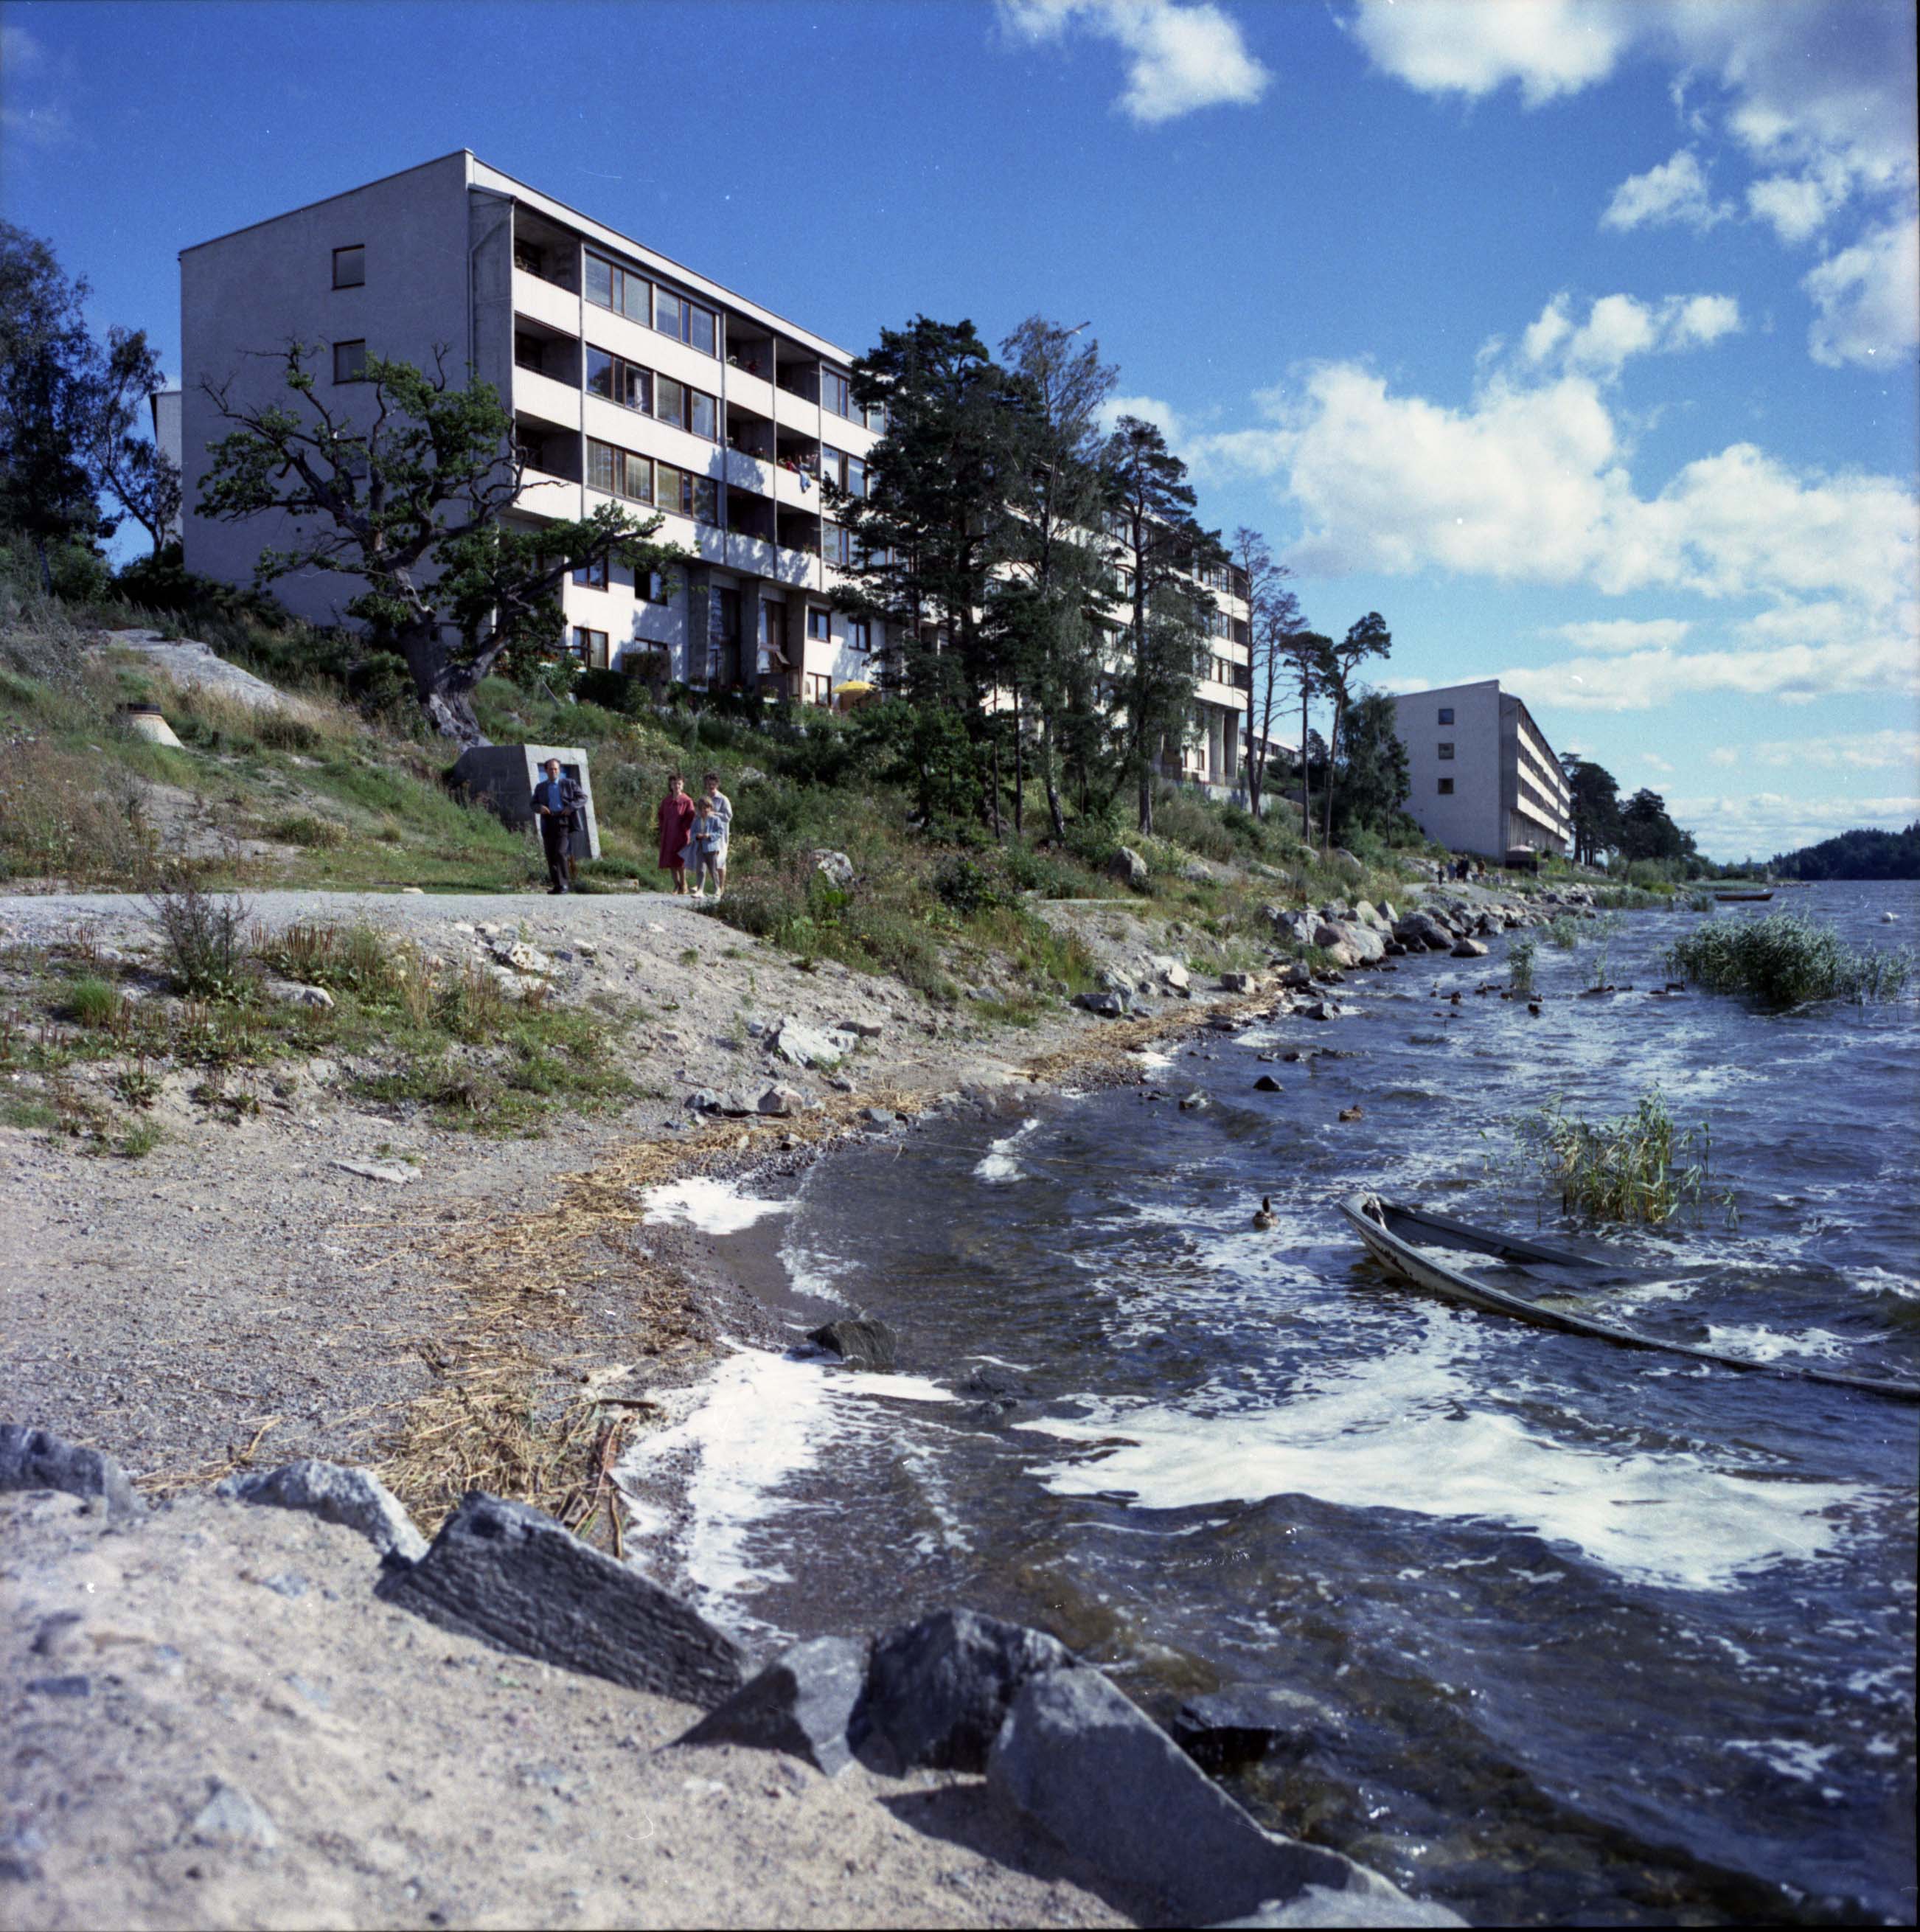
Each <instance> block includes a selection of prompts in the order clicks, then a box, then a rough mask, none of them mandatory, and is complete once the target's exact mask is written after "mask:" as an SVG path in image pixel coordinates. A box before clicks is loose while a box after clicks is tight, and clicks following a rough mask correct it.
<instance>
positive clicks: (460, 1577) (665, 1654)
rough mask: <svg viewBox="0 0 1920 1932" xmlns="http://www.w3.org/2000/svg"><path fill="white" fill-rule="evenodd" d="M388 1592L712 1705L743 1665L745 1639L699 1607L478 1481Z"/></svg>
mask: <svg viewBox="0 0 1920 1932" xmlns="http://www.w3.org/2000/svg"><path fill="white" fill-rule="evenodd" d="M377 1594H378V1595H380V1597H381V1598H382V1599H383V1601H386V1602H387V1603H389V1604H392V1605H393V1606H394V1607H395V1608H396V1609H398V1610H410V1611H412V1612H413V1613H414V1614H415V1615H416V1616H420V1617H424V1618H425V1619H426V1620H427V1621H428V1622H429V1623H432V1624H437V1625H439V1626H440V1628H441V1629H443V1630H449V1631H453V1632H455V1634H456V1635H458V1636H460V1637H476V1638H478V1640H480V1641H481V1643H489V1644H491V1645H492V1646H493V1647H494V1648H495V1649H496V1650H505V1651H511V1652H513V1653H514V1654H515V1655H517V1656H520V1657H531V1658H538V1660H539V1661H541V1663H543V1664H556V1665H557V1666H559V1668H560V1669H562V1670H577V1671H579V1672H580V1673H582V1674H583V1675H584V1676H589V1677H604V1678H607V1679H610V1681H611V1682H613V1683H616V1684H624V1685H626V1686H627V1688H628V1689H629V1690H633V1691H652V1692H655V1694H658V1695H659V1696H661V1697H679V1698H682V1699H683V1700H685V1702H687V1703H690V1704H698V1705H700V1706H703V1708H706V1709H711V1708H712V1706H715V1705H718V1704H720V1703H724V1701H725V1700H727V1698H729V1697H731V1696H732V1695H733V1693H734V1692H735V1691H737V1690H738V1689H739V1688H740V1684H741V1682H742V1676H743V1674H744V1673H743V1671H742V1666H743V1664H745V1653H744V1652H742V1650H741V1649H740V1647H739V1645H738V1644H737V1643H735V1642H734V1641H733V1639H732V1638H731V1637H729V1636H727V1634H726V1633H725V1632H724V1631H721V1630H718V1629H716V1628H715V1626H714V1625H712V1624H710V1623H709V1622H707V1621H706V1619H705V1618H704V1617H703V1616H701V1615H700V1613H699V1612H698V1611H697V1610H694V1608H693V1607H692V1606H691V1604H686V1603H684V1602H682V1601H681V1600H680V1598H678V1597H676V1596H675V1595H673V1594H672V1592H670V1591H667V1590H663V1589H661V1587H660V1586H659V1585H658V1584H657V1583H653V1582H652V1581H651V1580H649V1579H648V1578H646V1577H643V1576H642V1575H641V1574H640V1572H639V1571H637V1570H634V1569H631V1568H628V1565H625V1564H624V1563H619V1562H615V1561H614V1559H613V1558H612V1557H610V1556H605V1555H603V1554H602V1553H601V1552H600V1551H599V1550H595V1549H593V1548H592V1547H591V1546H590V1545H589V1544H585V1543H583V1542H581V1541H580V1540H579V1538H577V1537H575V1536H573V1535H571V1534H569V1533H568V1531H567V1530H565V1529H563V1528H562V1526H561V1525H559V1523H556V1522H555V1521H554V1520H553V1518H552V1517H550V1516H547V1515H544V1514H542V1513H541V1511H538V1510H536V1509H532V1508H529V1507H528V1506H527V1505H526V1504H524V1503H510V1502H502V1500H501V1499H499V1497H497V1496H487V1495H486V1494H485V1493H483V1492H481V1491H480V1490H473V1491H471V1492H469V1494H468V1495H467V1496H466V1498H465V1499H464V1500H463V1502H461V1504H460V1507H459V1508H458V1509H457V1510H456V1511H455V1512H454V1514H452V1516H450V1517H449V1518H448V1519H447V1520H446V1522H445V1523H443V1524H442V1526H440V1534H439V1535H437V1537H435V1538H434V1541H433V1544H432V1546H431V1547H430V1548H429V1549H428V1552H427V1553H426V1555H425V1556H423V1557H422V1559H420V1561H419V1562H417V1563H414V1564H410V1565H407V1567H406V1568H404V1569H399V1570H390V1571H389V1572H388V1573H387V1574H386V1576H384V1577H383V1578H382V1579H381V1580H380V1584H379V1586H378V1592H377Z"/></svg>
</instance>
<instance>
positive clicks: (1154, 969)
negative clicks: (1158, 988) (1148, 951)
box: [1147, 953, 1193, 999]
mask: <svg viewBox="0 0 1920 1932" xmlns="http://www.w3.org/2000/svg"><path fill="white" fill-rule="evenodd" d="M1147 966H1148V971H1150V972H1151V974H1153V976H1154V978H1155V979H1157V980H1159V981H1160V984H1161V985H1162V986H1164V987H1165V988H1166V989H1167V991H1168V992H1170V993H1178V995H1180V996H1181V998H1182V999H1185V998H1187V997H1188V996H1189V995H1190V994H1191V993H1192V992H1193V980H1192V978H1191V977H1190V976H1189V974H1188V973H1187V965H1186V962H1185V961H1184V960H1181V959H1175V958H1174V956H1172V954H1171V953H1154V954H1153V955H1151V956H1150V957H1149V958H1148V962H1147Z"/></svg>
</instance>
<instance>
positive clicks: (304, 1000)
mask: <svg viewBox="0 0 1920 1932" xmlns="http://www.w3.org/2000/svg"><path fill="white" fill-rule="evenodd" d="M267 990H268V992H270V993H271V994H272V995H273V997H274V998H275V999H276V1000H278V1001H281V1003H282V1004H284V1005H286V1006H290V1007H312V1008H313V1010H314V1011H315V1012H316V1013H326V1012H329V1011H330V1010H332V1006H333V995H332V994H331V993H329V992H328V991H327V989H326V987H324V986H302V985H301V984H300V983H299V982H298V981H296V980H273V981H272V982H271V983H269V986H268V988H267Z"/></svg>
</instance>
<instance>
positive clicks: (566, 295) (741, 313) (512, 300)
mask: <svg viewBox="0 0 1920 1932" xmlns="http://www.w3.org/2000/svg"><path fill="white" fill-rule="evenodd" d="M180 309H181V362H182V368H183V372H184V373H183V377H182V381H181V401H180V428H179V432H178V434H179V444H178V448H179V452H180V459H181V466H182V472H183V481H184V499H185V500H184V509H183V513H182V532H181V535H182V540H183V543H184V550H185V562H186V565H187V568H188V569H190V570H192V571H197V572H199V573H200V574H202V575H205V576H208V577H214V578H217V579H220V580H223V581H226V582H229V583H245V582H247V581H248V580H251V577H252V575H253V572H254V565H255V562H256V561H257V559H258V557H259V556H260V552H261V550H263V548H265V547H268V546H269V545H270V544H275V545H278V544H284V541H285V532H284V531H282V530H276V529H275V528H274V526H273V523H272V520H271V519H269V518H266V517H260V518H254V519H251V520H248V521H246V522H245V523H219V522H214V521H213V520H211V519H209V518H208V517H203V516H202V515H201V514H199V510H198V507H197V505H198V499H199V490H200V486H201V484H202V479H203V478H204V476H205V472H206V470H207V468H208V460H207V457H206V450H207V447H208V444H210V443H213V442H215V441H217V440H218V439H219V437H221V436H222V435H223V434H226V431H227V430H228V429H229V428H230V425H229V424H227V423H226V422H225V421H224V420H223V419H222V418H221V416H220V413H219V411H218V410H217V408H216V407H214V404H213V402H212V401H211V399H210V398H209V397H208V395H206V393H205V388H204V385H206V384H209V383H210V384H212V385H214V386H222V385H228V384H230V385H231V386H232V388H233V395H235V396H236V398H245V399H246V400H248V401H254V402H265V401H281V400H283V399H284V389H283V387H282V377H283V374H284V362H282V361H281V357H284V352H285V350H286V349H287V346H288V344H290V343H292V342H294V341H299V342H301V343H303V344H308V346H309V347H313V348H314V350H316V352H317V362H316V364H315V365H314V374H315V377H316V380H317V383H318V385H319V388H318V395H319V397H320V400H322V401H324V402H325V403H326V405H327V406H328V407H329V408H330V409H332V410H335V412H336V413H344V414H346V415H349V416H351V415H352V414H353V411H354V406H355V404H356V400H357V397H356V386H357V385H359V384H360V383H362V380H363V371H364V366H365V359H366V358H367V357H368V356H370V355H374V356H385V357H388V358H391V359H396V360H399V361H403V362H412V363H415V364H416V365H420V366H422V367H423V368H431V366H432V365H433V363H434V359H435V357H436V356H437V355H441V356H444V357H445V359H446V368H447V370H448V373H449V376H450V377H451V378H452V380H455V381H456V382H458V381H460V380H463V374H464V371H466V368H469V367H470V368H472V370H473V371H475V374H478V375H479V376H481V377H484V378H485V379H486V380H487V381H488V382H490V383H492V384H493V386H494V387H495V388H496V389H497V390H498V392H499V395H500V397H501V398H502V402H503V403H504V404H505V406H506V407H508V410H510V411H511V415H512V417H513V422H514V437H515V439H516V442H517V448H518V451H519V453H520V456H521V457H522V458H523V460H524V462H525V464H526V488H525V489H524V490H523V492H522V494H521V496H520V501H519V503H518V504H517V507H516V514H517V515H518V516H520V517H523V518H524V519H525V520H527V521H529V522H533V523H537V522H538V521H539V520H541V518H543V517H583V516H586V515H587V514H590V513H591V511H592V510H593V508H595V506H596V505H599V504H601V503H605V502H616V503H622V504H625V505H628V506H630V507H631V508H633V509H634V510H635V511H638V512H640V513H641V514H645V513H646V512H649V511H659V512H660V513H661V516H662V517H663V518H664V523H663V525H662V527H661V536H662V537H663V538H665V539H667V540H669V541H672V542H674V543H676V544H679V546H680V547H682V549H683V550H685V551H687V552H688V553H689V554H690V555H691V558H692V559H693V561H692V562H691V565H689V566H688V568H686V569H685V571H683V572H676V573H675V574H674V575H673V577H672V578H670V579H663V578H661V577H658V576H651V575H648V574H646V573H642V575H643V577H645V580H643V581H639V582H636V581H635V580H634V573H633V572H632V571H629V570H628V569H627V568H625V567H624V566H623V565H619V564H617V563H616V564H614V565H611V566H610V568H607V569H606V570H604V571H601V570H588V571H580V572H577V573H576V574H575V575H574V579H573V580H572V581H571V583H568V584H567V585H566V586H565V587H564V595H563V600H562V601H563V609H564V615H565V626H566V628H565V645H566V648H568V649H570V650H571V651H572V652H574V654H575V655H577V656H578V657H580V658H581V659H582V660H583V661H584V662H586V664H589V665H592V666H595V667H607V668H610V669H614V670H628V671H631V672H634V673H637V674H640V675H643V676H648V677H649V678H662V679H671V680H674V681H677V682H682V683H684V684H686V685H691V686H693V687H694V688H703V689H709V690H736V689H737V690H742V691H760V692H763V693H765V694H776V695H780V696H784V697H788V698H790V699H793V700H796V701H800V702H807V703H820V704H825V703H831V702H832V701H833V699H834V697H835V694H836V693H838V691H839V690H840V689H841V687H842V686H844V685H847V684H849V683H856V684H863V683H870V682H874V681H875V680H876V679H877V677H878V676H879V674H880V669H881V667H882V666H883V664H884V663H885V661H886V649H887V646H888V645H889V643H891V642H895V641H897V640H890V639H889V638H888V637H885V636H884V635H876V634H874V631H875V628H876V627H875V626H874V625H871V624H870V623H869V622H867V621H865V620H863V619H858V618H855V617H851V616H847V615H846V614H844V613H842V612H841V611H839V610H836V609H835V608H834V606H833V601H832V596H833V592H834V591H835V589H836V588H837V587H838V586H839V585H840V584H841V583H842V582H843V580H844V573H845V571H846V570H847V565H849V563H850V561H851V558H852V550H851V539H850V533H849V532H848V531H847V529H845V528H844V526H842V525H841V524H840V523H837V522H836V521H835V520H834V519H833V518H832V516H831V515H830V514H827V513H826V511H825V510H824V508H823V502H822V492H821V489H820V479H821V478H822V477H823V476H825V477H829V478H832V480H833V481H835V483H837V484H839V486H840V487H841V488H842V489H843V490H846V491H847V493H850V495H852V496H856V497H857V496H862V495H863V494H864V493H865V489H866V482H867V463H868V458H869V457H870V455H871V452H872V449H873V446H874V443H876V442H877V441H878V440H879V437H880V434H881V433H882V432H883V428H884V422H883V417H882V416H881V415H880V413H879V412H874V413H873V414H872V415H871V416H868V414H866V413H864V412H862V410H861V409H860V408H859V407H858V406H857V405H856V404H855V403H854V402H853V400H852V397H851V395H850V390H849V379H850V372H851V368H852V363H853V353H852V352H851V351H850V350H847V349H844V348H843V347H840V346H839V345H838V344H835V343H833V342H831V341H828V340H827V339H826V338H825V337H823V336H820V335H815V334H814V333H813V332H811V330H808V329H805V328H803V327H802V326H800V325H799V323H793V322H790V321H788V320H786V319H785V318H784V317H781V316H779V315H778V314H775V313H774V311H772V310H771V309H769V308H763V307H762V306H761V305H759V304H757V303H756V302H751V301H750V300H748V299H747V298H746V297H745V296H741V295H738V294H736V293H734V292H733V290H730V289H727V288H725V287H722V286H721V284H718V282H715V281H712V280H710V279H709V278H706V277H705V276H703V275H699V274H697V273H696V272H694V270H692V269H688V268H685V267H683V266H681V265H680V264H679V263H676V262H674V261H672V260H669V259H668V258H667V257H665V256H664V255H661V254H659V253H658V252H657V251H654V250H652V249H650V248H647V247H646V245H644V244H643V243H641V242H637V241H635V240H634V239H632V238H631V236H627V235H624V234H622V233H620V232H619V231H618V230H616V229H613V228H610V227H608V226H606V225H605V224H604V223H601V222H599V221H597V220H595V219H593V218H592V217H591V216H589V215H586V214H581V213H580V212H579V211H577V209H574V208H570V207H568V205H566V204H565V203H564V202H560V201H558V200H556V199H554V198H553V197H552V196H549V195H546V194H543V193H540V192H539V191H538V190H536V189H535V188H532V187H529V186H527V185H526V184H525V183H524V182H522V181H517V180H515V179H514V178H513V177H511V175H505V174H502V173H501V172H499V170H498V169H494V168H491V167H489V166H487V164H486V163H484V162H483V161H481V160H479V159H478V157H476V156H475V154H472V152H470V151H467V150H466V149H462V150H461V151H460V152H458V153H457V154H448V155H446V156H443V157H442V158H440V160H434V161H429V162H427V163H425V164H423V165H422V166H419V167H416V168H410V169H407V170H405V171H404V172H401V173H399V174H396V175H389V176H387V177H386V178H383V179H382V180H380V181H372V182H369V183H368V184H366V185H365V186H364V187H357V188H353V189H350V190H348V191H347V192H346V193H342V194H338V195H334V196H330V197H329V198H328V199H326V200H323V201H319V202H313V203H311V205H308V206H307V207H305V208H296V209H295V210H294V211H293V212H291V213H290V214H282V215H278V216H276V217H273V218H272V219H271V220H265V221H261V222H257V223H254V225H253V226H251V227H248V228H243V229H239V230H238V231H236V233H233V234H230V235H226V236H221V237H220V239H217V240H215V241H211V242H202V243H200V244H199V245H197V246H196V247H193V248H187V249H185V250H183V251H181V257H180ZM1216 574H1217V575H1218V576H1219V577H1220V582H1219V583H1217V584H1216V585H1214V586H1211V587H1212V588H1214V590H1215V591H1216V592H1217V596H1216V604H1217V609H1216V612H1215V614H1214V616H1213V618H1212V619H1211V622H1212V624H1213V625H1214V627H1215V635H1214V637H1213V640H1212V648H1211V651H1210V652H1209V657H1208V663H1207V664H1206V665H1205V667H1204V670H1205V674H1204V675H1203V676H1202V679H1201V681H1200V684H1199V691H1198V694H1197V697H1198V702H1197V705H1196V717H1195V720H1194V727H1193V730H1192V732H1191V733H1190V734H1189V736H1188V738H1187V740H1186V742H1184V743H1183V744H1182V745H1179V746H1171V745H1170V746H1169V748H1168V749H1167V751H1166V756H1165V757H1164V758H1163V769H1165V770H1166V772H1167V775H1169V776H1171V777H1175V778H1185V779H1187V780H1189V781H1198V782H1199V783H1202V784H1206V785H1208V786H1209V787H1215V788H1224V789H1229V790H1230V789H1231V788H1232V787H1233V786H1234V785H1235V784H1237V783H1238V777H1239V772H1240V768H1241V760H1240V756H1239V731H1238V723H1237V720H1238V718H1239V715H1240V707H1241V705H1242V704H1243V703H1244V686H1245V683H1246V680H1247V676H1248V675H1249V673H1248V670H1247V663H1248V650H1247V643H1248V636H1249V633H1248V629H1247V616H1248V613H1247V605H1246V601H1245V598H1244V595H1238V596H1236V595H1235V594H1234V593H1235V589H1236V588H1237V587H1238V588H1239V589H1244V586H1235V583H1234V582H1233V580H1232V576H1231V574H1229V573H1226V572H1219V573H1216ZM357 588H358V583H357V580H353V579H350V578H347V577H341V576H340V575H338V574H333V573H329V572H326V571H305V572H303V573H299V574H295V575H293V576H290V577H286V578H283V579H282V580H280V582H279V583H278V584H277V585H276V586H275V591H276V594H277V595H278V596H279V597H280V598H281V600H282V601H284V603H285V604H287V606H288V607H290V609H292V610H294V611H295V612H296V613H297V614H298V615H300V616H305V617H307V618H308V619H311V620H313V621H314V622H323V623H325V622H337V621H338V620H339V619H340V618H341V613H342V611H343V609H344V606H345V604H347V602H348V601H350V598H352V597H353V595H354V593H355V591H356V589H357ZM1117 621H1118V620H1117V619H1116V622H1117Z"/></svg>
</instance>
